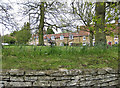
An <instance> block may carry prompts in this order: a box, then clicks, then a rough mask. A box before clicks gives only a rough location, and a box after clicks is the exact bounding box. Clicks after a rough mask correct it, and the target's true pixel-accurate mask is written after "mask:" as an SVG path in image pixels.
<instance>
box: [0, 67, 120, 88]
mask: <svg viewBox="0 0 120 88" xmlns="http://www.w3.org/2000/svg"><path fill="white" fill-rule="evenodd" d="M118 73H120V72H118V71H117V70H114V69H110V68H109V69H96V70H95V69H94V70H93V69H89V70H87V69H86V70H78V69H74V70H67V69H59V70H47V71H34V70H32V71H30V70H29V71H23V70H17V69H16V70H15V69H14V70H3V71H2V72H1V73H0V80H1V81H0V86H3V87H21V86H22V87H23V86H24V87H27V86H43V87H46V86H52V87H54V86H68V87H70V86H89V87H94V86H117V85H118V84H119V83H118V76H119V74H118Z"/></svg>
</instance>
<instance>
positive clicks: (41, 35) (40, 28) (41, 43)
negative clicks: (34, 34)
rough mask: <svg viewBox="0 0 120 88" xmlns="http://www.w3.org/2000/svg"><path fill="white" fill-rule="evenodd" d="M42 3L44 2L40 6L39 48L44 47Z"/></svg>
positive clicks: (43, 10)
mask: <svg viewBox="0 0 120 88" xmlns="http://www.w3.org/2000/svg"><path fill="white" fill-rule="evenodd" d="M44 3H45V2H41V4H40V24H39V45H41V46H43V45H44V39H43V35H44V34H43V28H44V12H45V7H44Z"/></svg>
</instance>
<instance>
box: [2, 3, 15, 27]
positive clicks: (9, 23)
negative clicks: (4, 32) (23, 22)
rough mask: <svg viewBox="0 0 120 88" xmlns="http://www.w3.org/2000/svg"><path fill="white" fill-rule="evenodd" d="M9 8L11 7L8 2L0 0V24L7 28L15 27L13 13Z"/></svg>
mask: <svg viewBox="0 0 120 88" xmlns="http://www.w3.org/2000/svg"><path fill="white" fill-rule="evenodd" d="M11 10H13V8H12V6H11V5H10V4H8V3H5V2H2V1H0V24H2V25H3V26H4V27H5V28H7V29H11V28H12V29H13V28H17V25H16V22H15V21H14V17H13V14H11V13H10V11H11Z"/></svg>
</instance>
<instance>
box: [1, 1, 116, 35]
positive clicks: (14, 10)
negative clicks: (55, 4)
mask: <svg viewBox="0 0 120 88" xmlns="http://www.w3.org/2000/svg"><path fill="white" fill-rule="evenodd" d="M25 1H26V0H0V3H1V2H2V3H9V4H10V5H11V6H12V8H13V10H11V11H10V13H11V14H14V19H15V21H16V22H17V23H18V25H19V26H18V27H22V26H23V24H24V22H26V21H28V17H25V18H24V19H23V20H22V21H21V19H22V18H23V17H22V15H20V14H19V15H18V14H17V12H18V11H19V9H20V6H19V5H17V4H16V3H20V2H25ZM32 1H36V0H32ZM46 1H53V0H46ZM57 1H60V2H67V4H68V6H70V3H71V2H72V1H73V0H57ZM77 1H79V0H77ZM83 1H90V2H91V1H95V0H83ZM97 1H98V0H97ZM99 1H103V0H99ZM109 1H115V0H109ZM77 23H78V22H77ZM78 24H80V23H78ZM2 30H4V31H2ZM10 32H11V31H9V30H7V29H5V28H4V27H3V26H2V25H0V34H2V35H3V34H4V35H5V34H9V33H10ZM59 32H60V31H59ZM59 32H58V33H59ZM56 33H57V32H56Z"/></svg>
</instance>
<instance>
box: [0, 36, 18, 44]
mask: <svg viewBox="0 0 120 88" xmlns="http://www.w3.org/2000/svg"><path fill="white" fill-rule="evenodd" d="M2 37H4V40H2V42H4V43H9V44H15V42H16V39H15V38H14V37H12V36H10V35H5V36H2Z"/></svg>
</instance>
